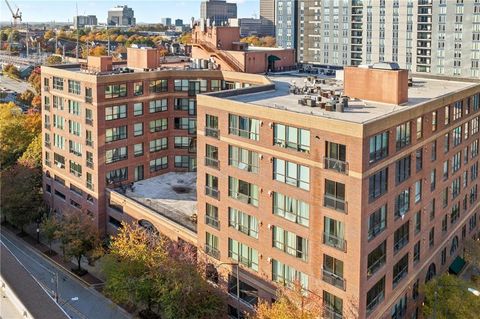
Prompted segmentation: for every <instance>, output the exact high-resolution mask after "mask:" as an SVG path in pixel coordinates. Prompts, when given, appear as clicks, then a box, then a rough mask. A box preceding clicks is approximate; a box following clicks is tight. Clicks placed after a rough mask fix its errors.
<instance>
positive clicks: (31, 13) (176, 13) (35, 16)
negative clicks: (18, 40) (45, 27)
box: [0, 0, 260, 23]
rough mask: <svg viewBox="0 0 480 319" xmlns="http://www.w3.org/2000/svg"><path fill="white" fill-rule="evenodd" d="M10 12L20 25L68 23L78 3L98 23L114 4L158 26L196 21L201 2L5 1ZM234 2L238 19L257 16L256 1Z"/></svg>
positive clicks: (1, 12) (3, 11) (3, 10)
mask: <svg viewBox="0 0 480 319" xmlns="http://www.w3.org/2000/svg"><path fill="white" fill-rule="evenodd" d="M8 2H9V3H10V5H11V6H12V8H13V9H14V10H16V9H15V7H16V6H17V7H18V8H20V11H21V12H22V17H23V19H22V20H23V22H49V21H59V22H68V21H70V22H71V21H72V20H73V16H74V15H76V4H78V14H79V15H84V14H86V15H88V14H93V15H96V16H97V18H98V21H99V22H106V20H107V11H108V9H109V8H111V7H114V6H116V5H123V4H126V5H128V6H129V7H131V8H133V10H134V12H135V18H136V19H137V22H151V23H159V22H160V19H161V18H163V17H171V18H172V19H175V18H180V19H183V20H184V23H188V22H189V21H190V19H191V17H195V18H199V16H200V2H201V0H178V1H172V0H147V1H145V0H136V1H125V0H120V1H109V0H97V1H91V0H77V1H74V0H53V1H52V0H48V1H42V0H8ZM228 2H237V4H238V16H239V17H246V18H250V17H252V16H253V15H254V14H256V15H257V17H258V15H259V11H260V9H259V2H258V0H228ZM0 21H11V15H10V11H9V10H8V8H7V5H6V4H5V1H3V0H2V1H0Z"/></svg>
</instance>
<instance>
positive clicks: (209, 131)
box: [205, 127, 220, 139]
mask: <svg viewBox="0 0 480 319" xmlns="http://www.w3.org/2000/svg"><path fill="white" fill-rule="evenodd" d="M205 136H210V137H214V138H216V139H218V138H219V136H220V131H219V130H218V128H212V127H205Z"/></svg>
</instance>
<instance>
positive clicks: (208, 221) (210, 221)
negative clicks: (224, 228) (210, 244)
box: [205, 215, 220, 229]
mask: <svg viewBox="0 0 480 319" xmlns="http://www.w3.org/2000/svg"><path fill="white" fill-rule="evenodd" d="M205 224H207V225H210V226H212V227H213V228H216V229H220V221H219V220H218V219H216V218H213V217H212V216H209V215H205Z"/></svg>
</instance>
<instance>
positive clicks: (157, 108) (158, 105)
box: [148, 99, 168, 113]
mask: <svg viewBox="0 0 480 319" xmlns="http://www.w3.org/2000/svg"><path fill="white" fill-rule="evenodd" d="M167 108H168V104H167V99H161V100H152V101H150V102H149V104H148V111H149V112H150V113H157V112H165V111H167Z"/></svg>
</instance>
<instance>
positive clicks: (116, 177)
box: [105, 167, 128, 184]
mask: <svg viewBox="0 0 480 319" xmlns="http://www.w3.org/2000/svg"><path fill="white" fill-rule="evenodd" d="M127 178H128V169H127V168H126V167H124V168H119V169H115V170H113V171H109V172H107V173H106V174H105V179H106V181H107V184H113V183H117V182H121V181H124V180H126V179H127Z"/></svg>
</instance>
